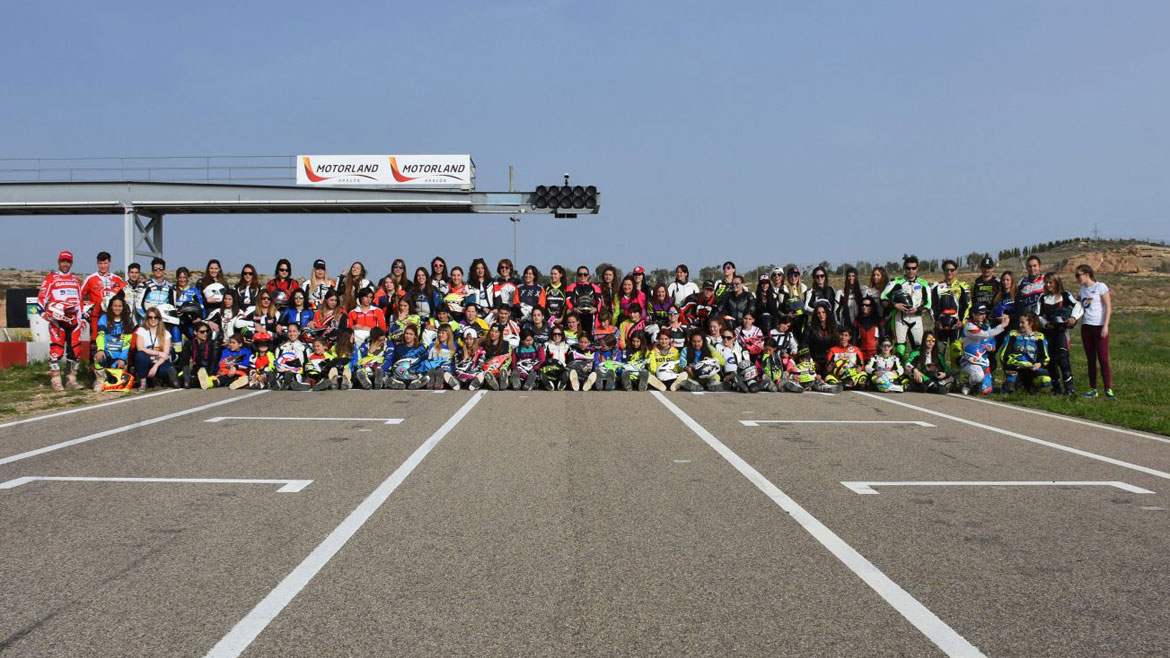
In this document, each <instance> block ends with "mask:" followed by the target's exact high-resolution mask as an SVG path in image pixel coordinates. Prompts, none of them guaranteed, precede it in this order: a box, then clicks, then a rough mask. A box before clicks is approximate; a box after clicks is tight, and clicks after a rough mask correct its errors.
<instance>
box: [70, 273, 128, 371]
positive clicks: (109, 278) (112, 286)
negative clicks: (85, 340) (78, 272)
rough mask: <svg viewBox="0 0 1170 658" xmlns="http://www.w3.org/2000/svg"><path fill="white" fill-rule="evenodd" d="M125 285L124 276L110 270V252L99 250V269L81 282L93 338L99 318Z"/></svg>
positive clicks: (90, 332)
mask: <svg viewBox="0 0 1170 658" xmlns="http://www.w3.org/2000/svg"><path fill="white" fill-rule="evenodd" d="M125 287H126V282H125V281H123V280H122V277H120V276H118V275H117V274H114V273H113V272H111V271H110V252H108V251H102V252H99V253H98V255H97V271H96V272H94V273H93V274H90V275H89V276H87V277H85V281H84V282H82V284H81V299H82V301H83V302H84V303H85V304H88V305H89V306H90V312H89V335H90V336H91V337H92V338H96V337H97V326H98V320H100V319H101V317H102V316H103V315H104V314H105V312H106V305H107V304H109V303H110V300H111V299H113V297H114V295H116V294H118V291H120V290H121V289H122V288H125ZM91 351H92V350H91Z"/></svg>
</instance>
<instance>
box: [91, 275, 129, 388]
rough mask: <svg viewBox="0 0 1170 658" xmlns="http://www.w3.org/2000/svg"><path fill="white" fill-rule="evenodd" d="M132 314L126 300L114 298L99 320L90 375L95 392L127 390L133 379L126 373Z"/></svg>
mask: <svg viewBox="0 0 1170 658" xmlns="http://www.w3.org/2000/svg"><path fill="white" fill-rule="evenodd" d="M134 326H135V322H134V315H133V313H132V312H131V311H130V308H129V306H128V305H127V304H126V300H125V299H123V298H122V297H121V296H116V297H115V298H114V299H112V300H110V303H109V306H108V307H107V312H106V313H105V314H104V315H102V317H100V318H98V321H97V337H96V340H95V347H96V351H95V353H94V361H93V372H94V378H93V379H94V382H93V388H94V390H95V391H113V390H130V388H131V387H132V386H133V384H134V378H133V377H132V376H131V375H130V373H129V372H128V371H127V368H128V365H129V364H130V345H131V343H132V342H133V340H134Z"/></svg>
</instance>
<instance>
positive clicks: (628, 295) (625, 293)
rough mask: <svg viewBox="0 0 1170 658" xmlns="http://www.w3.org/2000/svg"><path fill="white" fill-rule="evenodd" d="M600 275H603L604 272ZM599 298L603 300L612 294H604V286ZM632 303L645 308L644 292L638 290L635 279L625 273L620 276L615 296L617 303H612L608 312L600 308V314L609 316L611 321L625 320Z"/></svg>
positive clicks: (610, 297) (627, 317) (609, 297)
mask: <svg viewBox="0 0 1170 658" xmlns="http://www.w3.org/2000/svg"><path fill="white" fill-rule="evenodd" d="M602 276H603V277H604V273H603V274H602ZM601 298H602V300H603V301H604V300H605V299H610V300H612V299H613V297H612V296H610V295H607V294H606V292H605V289H604V288H602V291H601ZM633 304H637V305H638V308H646V306H647V304H646V294H645V293H643V292H642V291H641V290H638V284H637V282H636V281H634V277H632V276H630V275H628V274H627V275H626V276H624V277H622V283H621V288H620V289H619V292H618V296H617V303H616V304H612V305H611V306H610V307H609V308H610V311H609V312H608V313H607V312H606V310H605V309H604V308H602V310H601V314H602V315H605V316H607V317H609V318H611V321H613V322H621V321H625V320H628V319H629V318H630V315H629V313H630V306H631V305H633ZM614 311H617V313H614Z"/></svg>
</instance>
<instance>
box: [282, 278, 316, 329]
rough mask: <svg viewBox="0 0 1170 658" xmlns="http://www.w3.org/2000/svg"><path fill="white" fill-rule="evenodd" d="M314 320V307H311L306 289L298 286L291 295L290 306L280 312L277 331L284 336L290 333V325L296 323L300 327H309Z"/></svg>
mask: <svg viewBox="0 0 1170 658" xmlns="http://www.w3.org/2000/svg"><path fill="white" fill-rule="evenodd" d="M312 321H313V309H311V308H309V302H308V298H307V297H306V296H305V291H304V290H301V289H299V288H298V289H297V290H294V291H293V292H292V296H291V297H289V300H288V306H286V307H285V308H284V310H283V311H281V312H280V318H279V319H278V320H277V321H276V332H277V334H279V335H280V336H281V337H284V336H287V335H288V328H289V325H294V324H295V325H296V326H297V328H298V329H307V328H308V327H309V323H310V322H312Z"/></svg>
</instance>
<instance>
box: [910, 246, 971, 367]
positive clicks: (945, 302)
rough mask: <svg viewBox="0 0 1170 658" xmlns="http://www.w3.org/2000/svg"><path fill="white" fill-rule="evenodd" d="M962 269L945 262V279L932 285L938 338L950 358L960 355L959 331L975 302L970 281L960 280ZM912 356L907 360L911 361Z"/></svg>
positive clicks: (952, 263)
mask: <svg viewBox="0 0 1170 658" xmlns="http://www.w3.org/2000/svg"><path fill="white" fill-rule="evenodd" d="M958 269H959V265H958V263H956V262H955V261H953V260H949V259H948V260H944V261H943V280H942V281H939V282H938V283H936V284H934V285H933V286H931V287H930V305H931V308H932V310H933V311H934V333H935V340H936V342H938V343H941V346H940V348H939V349H940V350H941V351H942V353H943V355H944V356H945V357H946V358H948V359H955V360H957V359H958V358H959V353H960V352H961V351H962V349H961V347H960V344H959V334H960V333H961V332H962V330H963V322H965V321H966V319H967V310H968V308H969V307H970V305H971V291H970V289H968V287H967V284H966V283H964V282H962V281H959V280H958V279H957V278H956V276H955V273H956V271H957V270H958ZM909 361H911V359H909V358H908V359H907V362H909Z"/></svg>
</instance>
